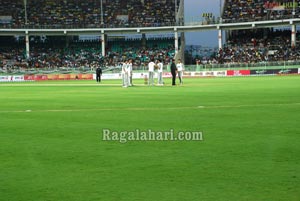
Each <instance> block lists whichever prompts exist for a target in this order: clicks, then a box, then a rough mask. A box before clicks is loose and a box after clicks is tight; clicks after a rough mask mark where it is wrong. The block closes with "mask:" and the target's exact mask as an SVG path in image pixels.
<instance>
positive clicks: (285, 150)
mask: <svg viewBox="0 0 300 201" xmlns="http://www.w3.org/2000/svg"><path fill="white" fill-rule="evenodd" d="M143 82H144V81H143V80H138V81H136V80H135V84H136V86H134V87H130V88H122V87H121V86H120V81H103V83H101V84H96V82H95V81H52V82H50V81H47V82H31V83H0V201H99V200H105V201H106V200H107V201H110V200H112V201H134V200H137V201H195V200H199V201H252V200H253V201H258V200H260V201H279V200H286V201H299V200H300V191H299V189H300V76H272V77H270V76H269V77H243V78H199V79H185V82H184V85H182V86H175V87H172V86H170V82H171V81H170V80H169V79H166V80H165V82H166V83H167V85H166V86H163V87H160V86H153V87H148V86H144V85H143ZM103 129H109V130H112V131H115V132H116V133H117V132H125V131H136V130H137V129H138V130H142V131H147V130H148V129H151V130H152V131H153V132H164V131H170V130H171V129H172V130H173V131H174V133H175V134H178V133H179V132H194V131H195V132H196V131H199V132H202V134H203V140H201V141H190V140H185V141H178V140H177V141H172V140H165V141H160V140H157V141H152V140H148V141H144V140H140V141H128V142H126V143H121V142H119V141H116V140H115V141H104V140H103Z"/></svg>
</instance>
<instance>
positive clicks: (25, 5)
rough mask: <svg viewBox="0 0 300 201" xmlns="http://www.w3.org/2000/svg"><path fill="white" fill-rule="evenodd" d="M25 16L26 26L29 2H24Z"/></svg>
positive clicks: (25, 0)
mask: <svg viewBox="0 0 300 201" xmlns="http://www.w3.org/2000/svg"><path fill="white" fill-rule="evenodd" d="M24 15H25V25H27V24H28V20H27V0H24Z"/></svg>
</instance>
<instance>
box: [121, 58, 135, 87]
mask: <svg viewBox="0 0 300 201" xmlns="http://www.w3.org/2000/svg"><path fill="white" fill-rule="evenodd" d="M121 74H122V86H123V87H130V86H132V85H133V84H132V60H131V59H129V60H125V62H124V63H123V65H122V72H121Z"/></svg>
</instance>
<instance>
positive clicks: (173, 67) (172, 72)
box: [171, 59, 177, 86]
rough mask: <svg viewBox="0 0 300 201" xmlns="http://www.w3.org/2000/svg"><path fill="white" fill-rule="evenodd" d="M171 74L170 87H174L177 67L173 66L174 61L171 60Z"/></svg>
mask: <svg viewBox="0 0 300 201" xmlns="http://www.w3.org/2000/svg"><path fill="white" fill-rule="evenodd" d="M171 74H172V85H173V86H174V85H176V74H177V67H176V65H175V59H172V60H171Z"/></svg>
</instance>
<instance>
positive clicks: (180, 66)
mask: <svg viewBox="0 0 300 201" xmlns="http://www.w3.org/2000/svg"><path fill="white" fill-rule="evenodd" d="M176 67H177V71H183V64H182V63H178V64H177V65H176Z"/></svg>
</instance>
